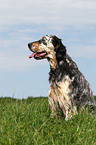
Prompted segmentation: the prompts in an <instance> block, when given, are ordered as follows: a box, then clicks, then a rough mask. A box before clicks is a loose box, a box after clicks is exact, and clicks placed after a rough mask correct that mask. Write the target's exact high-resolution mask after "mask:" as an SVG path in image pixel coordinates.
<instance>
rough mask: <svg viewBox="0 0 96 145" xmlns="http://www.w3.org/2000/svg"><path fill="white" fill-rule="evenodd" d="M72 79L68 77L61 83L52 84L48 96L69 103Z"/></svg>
mask: <svg viewBox="0 0 96 145" xmlns="http://www.w3.org/2000/svg"><path fill="white" fill-rule="evenodd" d="M70 82H71V80H70V78H69V77H68V76H66V77H65V78H64V79H63V80H62V81H60V82H51V83H50V86H49V92H48V96H49V97H51V98H53V99H56V100H58V99H60V100H61V99H63V100H66V101H69V100H70V98H69V93H70V91H71V90H70V88H69V85H70Z"/></svg>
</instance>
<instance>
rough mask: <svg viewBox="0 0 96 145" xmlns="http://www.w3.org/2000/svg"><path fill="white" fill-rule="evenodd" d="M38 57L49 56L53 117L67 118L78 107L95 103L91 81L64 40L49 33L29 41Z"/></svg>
mask: <svg viewBox="0 0 96 145" xmlns="http://www.w3.org/2000/svg"><path fill="white" fill-rule="evenodd" d="M28 46H29V49H30V50H31V51H33V52H34V53H33V54H32V55H31V56H30V58H31V57H33V56H34V58H35V59H37V60H38V59H44V58H47V59H48V61H49V63H50V72H49V83H50V85H49V92H48V98H49V104H50V107H51V111H52V116H54V115H57V116H59V117H62V116H64V117H65V120H67V119H69V118H70V117H72V115H75V114H77V113H78V109H82V108H85V107H88V106H91V109H93V108H94V106H95V100H94V97H93V93H92V90H91V88H90V85H89V83H88V82H87V80H86V79H85V77H84V76H83V74H82V73H81V72H80V71H79V69H78V67H77V65H76V63H75V62H74V61H73V60H72V59H71V57H70V56H69V55H68V54H67V52H66V47H65V46H64V45H63V44H62V42H61V39H59V38H58V37H57V36H54V35H46V36H44V37H42V39H40V40H39V41H35V42H32V43H29V44H28Z"/></svg>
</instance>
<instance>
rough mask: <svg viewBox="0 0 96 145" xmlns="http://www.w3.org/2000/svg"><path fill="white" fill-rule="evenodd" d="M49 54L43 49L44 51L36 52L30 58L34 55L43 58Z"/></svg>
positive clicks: (36, 57)
mask: <svg viewBox="0 0 96 145" xmlns="http://www.w3.org/2000/svg"><path fill="white" fill-rule="evenodd" d="M46 55H47V52H45V51H42V52H34V53H33V54H32V55H30V56H29V58H32V57H34V58H35V59H43V58H45V57H46Z"/></svg>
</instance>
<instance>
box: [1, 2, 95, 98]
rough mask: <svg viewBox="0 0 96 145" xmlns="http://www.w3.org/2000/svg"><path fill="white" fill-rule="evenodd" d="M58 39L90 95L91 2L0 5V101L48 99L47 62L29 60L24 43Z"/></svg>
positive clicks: (92, 67) (92, 57)
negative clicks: (56, 37) (79, 72)
mask: <svg viewBox="0 0 96 145" xmlns="http://www.w3.org/2000/svg"><path fill="white" fill-rule="evenodd" d="M47 34H49V35H50V34H51V35H57V36H58V37H59V38H61V39H62V42H63V44H64V45H65V46H66V48H67V52H68V54H69V55H70V56H71V57H72V59H73V60H74V61H75V62H76V63H77V65H78V67H79V69H80V71H81V72H82V73H83V74H84V76H85V78H86V79H87V80H88V82H89V83H90V86H91V88H92V90H93V94H94V95H96V0H78V1H77V0H38V1H37V0H0V96H3V97H5V96H7V97H14V98H18V99H22V98H27V97H28V96H34V97H38V96H48V89H49V82H48V77H49V75H48V72H49V71H50V67H49V63H48V62H47V60H40V61H37V60H35V59H29V58H28V56H29V55H31V52H30V51H29V49H28V46H27V44H28V43H29V42H32V41H36V40H39V39H40V38H41V37H42V36H45V35H47Z"/></svg>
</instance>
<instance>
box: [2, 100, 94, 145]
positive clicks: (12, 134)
mask: <svg viewBox="0 0 96 145" xmlns="http://www.w3.org/2000/svg"><path fill="white" fill-rule="evenodd" d="M50 113H51V111H50V107H49V103H48V98H43V97H39V98H32V97H30V98H28V99H25V100H24V99H22V100H17V99H13V98H2V97H1V98H0V145H96V113H94V114H93V115H92V116H91V115H90V114H89V113H88V111H85V112H82V113H79V114H78V115H76V116H74V117H73V118H72V119H71V120H68V121H65V120H64V119H61V120H59V119H56V118H54V119H52V118H50Z"/></svg>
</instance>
